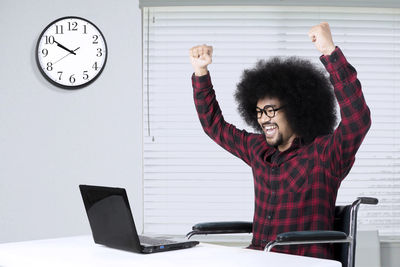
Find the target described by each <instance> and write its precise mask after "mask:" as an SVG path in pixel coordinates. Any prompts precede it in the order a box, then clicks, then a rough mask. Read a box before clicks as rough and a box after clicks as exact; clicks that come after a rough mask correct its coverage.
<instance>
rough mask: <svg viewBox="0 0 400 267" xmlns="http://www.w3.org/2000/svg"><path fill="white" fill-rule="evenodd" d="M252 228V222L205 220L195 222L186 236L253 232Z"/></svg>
mask: <svg viewBox="0 0 400 267" xmlns="http://www.w3.org/2000/svg"><path fill="white" fill-rule="evenodd" d="M252 229H253V223H252V222H241V221H234V222H204V223H198V224H195V225H194V226H193V227H192V231H191V232H189V233H188V234H187V235H186V237H187V238H188V239H189V238H190V237H192V236H193V235H208V234H236V233H251V232H252Z"/></svg>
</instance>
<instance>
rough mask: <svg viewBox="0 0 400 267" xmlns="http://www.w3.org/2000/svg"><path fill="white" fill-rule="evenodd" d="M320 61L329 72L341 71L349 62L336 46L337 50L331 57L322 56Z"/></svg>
mask: <svg viewBox="0 0 400 267" xmlns="http://www.w3.org/2000/svg"><path fill="white" fill-rule="evenodd" d="M319 59H320V60H321V62H322V64H324V66H325V68H326V70H327V71H328V72H332V71H334V70H337V69H339V68H340V67H341V66H343V65H344V64H346V62H347V60H346V58H345V56H344V55H343V52H342V50H340V48H339V47H338V46H336V48H335V50H333V52H332V53H331V54H330V55H326V56H324V55H322V56H320V58H319Z"/></svg>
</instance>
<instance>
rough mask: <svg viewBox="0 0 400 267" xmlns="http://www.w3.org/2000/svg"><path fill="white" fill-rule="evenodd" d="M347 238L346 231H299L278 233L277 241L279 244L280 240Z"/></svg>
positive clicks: (299, 240)
mask: <svg viewBox="0 0 400 267" xmlns="http://www.w3.org/2000/svg"><path fill="white" fill-rule="evenodd" d="M346 238H347V235H346V233H344V232H339V231H297V232H287V233H281V234H278V235H277V236H276V241H277V243H278V244H279V243H280V242H303V241H330V240H345V239H346Z"/></svg>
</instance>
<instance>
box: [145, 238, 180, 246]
mask: <svg viewBox="0 0 400 267" xmlns="http://www.w3.org/2000/svg"><path fill="white" fill-rule="evenodd" d="M139 240H140V243H141V244H147V245H152V246H160V245H168V244H175V243H177V242H175V241H172V240H167V239H158V238H151V237H148V236H139Z"/></svg>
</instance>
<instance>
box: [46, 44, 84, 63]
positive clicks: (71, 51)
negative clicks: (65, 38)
mask: <svg viewBox="0 0 400 267" xmlns="http://www.w3.org/2000/svg"><path fill="white" fill-rule="evenodd" d="M79 48H80V47H78V48H75V49H74V50H73V51H71V52H69V53H68V54H66V55H65V56H63V57H62V58H60V59H59V60H57V61H56V62H54V63H53V66H54V64H56V63H57V62H58V61H60V60H62V59H64V58H66V57H67V56H69V55H71V54H72V52H74V53H73V54H74V55H76V54H75V51H76V50H78V49H79Z"/></svg>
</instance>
